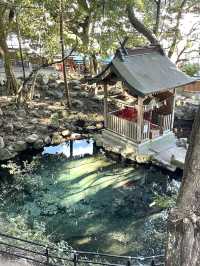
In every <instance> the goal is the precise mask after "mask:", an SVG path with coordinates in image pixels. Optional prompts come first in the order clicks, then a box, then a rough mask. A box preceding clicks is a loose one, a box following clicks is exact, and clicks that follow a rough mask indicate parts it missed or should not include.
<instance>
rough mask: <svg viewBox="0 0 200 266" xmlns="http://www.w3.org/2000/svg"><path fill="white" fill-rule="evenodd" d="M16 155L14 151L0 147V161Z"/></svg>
mask: <svg viewBox="0 0 200 266" xmlns="http://www.w3.org/2000/svg"><path fill="white" fill-rule="evenodd" d="M16 155H17V154H16V153H14V152H11V151H9V150H8V149H7V148H3V149H0V161H6V160H9V159H12V158H14V157H15V156H16Z"/></svg>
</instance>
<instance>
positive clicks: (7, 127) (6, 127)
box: [4, 123, 14, 132]
mask: <svg viewBox="0 0 200 266" xmlns="http://www.w3.org/2000/svg"><path fill="white" fill-rule="evenodd" d="M4 129H5V131H7V132H13V130H14V126H13V124H12V123H8V124H7V125H5V126H4Z"/></svg>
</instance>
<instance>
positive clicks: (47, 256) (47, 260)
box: [45, 247, 49, 265]
mask: <svg viewBox="0 0 200 266" xmlns="http://www.w3.org/2000/svg"><path fill="white" fill-rule="evenodd" d="M45 256H46V265H49V250H48V248H47V247H46V251H45Z"/></svg>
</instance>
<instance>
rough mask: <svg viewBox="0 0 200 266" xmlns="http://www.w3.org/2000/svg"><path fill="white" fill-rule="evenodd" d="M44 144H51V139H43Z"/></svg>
mask: <svg viewBox="0 0 200 266" xmlns="http://www.w3.org/2000/svg"><path fill="white" fill-rule="evenodd" d="M44 142H45V144H47V145H49V144H51V138H50V137H49V136H47V137H45V138H44Z"/></svg>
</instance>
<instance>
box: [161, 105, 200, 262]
mask: <svg viewBox="0 0 200 266" xmlns="http://www.w3.org/2000/svg"><path fill="white" fill-rule="evenodd" d="M199 158H200V108H199V110H198V113H197V115H196V118H195V121H194V124H193V129H192V133H191V136H190V144H189V149H188V151H187V155H186V160H185V168H184V172H183V178H182V183H181V188H180V191H179V195H178V199H177V203H176V208H174V209H172V210H171V211H170V214H169V218H168V242H167V251H166V266H180V265H181V266H188V265H190V266H199V265H200V249H199V247H200V164H199V161H200V160H199Z"/></svg>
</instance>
